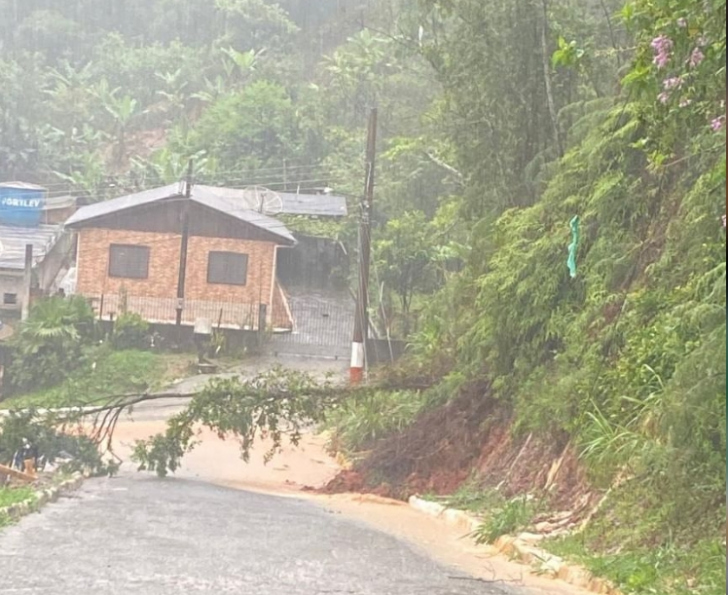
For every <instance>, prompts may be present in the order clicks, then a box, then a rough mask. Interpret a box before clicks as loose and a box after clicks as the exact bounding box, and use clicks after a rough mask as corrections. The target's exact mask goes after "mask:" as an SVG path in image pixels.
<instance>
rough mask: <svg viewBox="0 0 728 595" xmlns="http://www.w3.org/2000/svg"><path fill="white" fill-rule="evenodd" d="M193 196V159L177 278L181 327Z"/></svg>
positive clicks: (188, 180) (183, 213) (189, 176)
mask: <svg viewBox="0 0 728 595" xmlns="http://www.w3.org/2000/svg"><path fill="white" fill-rule="evenodd" d="M191 197H192V159H190V163H189V165H188V166H187V180H186V181H185V200H184V202H183V203H182V213H181V217H180V218H181V222H182V240H181V242H180V250H179V277H178V279H177V318H176V321H175V322H176V324H177V328H178V329H179V327H180V326H182V310H183V309H184V299H185V277H186V276H187V245H188V244H189V236H190V198H191Z"/></svg>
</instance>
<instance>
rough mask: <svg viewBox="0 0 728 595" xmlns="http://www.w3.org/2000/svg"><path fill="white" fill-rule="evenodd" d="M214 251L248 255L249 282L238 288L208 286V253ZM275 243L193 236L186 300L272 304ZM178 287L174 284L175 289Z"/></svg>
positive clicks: (235, 286)
mask: <svg viewBox="0 0 728 595" xmlns="http://www.w3.org/2000/svg"><path fill="white" fill-rule="evenodd" d="M214 251H221V252H243V253H245V254H247V255H248V282H247V284H246V285H244V286H238V285H210V284H208V283H207V259H208V254H209V253H210V252H214ZM274 262H275V244H273V243H270V242H254V241H250V240H233V239H227V238H202V237H194V236H193V237H191V238H190V240H189V249H188V251H187V279H186V281H185V297H187V298H189V299H193V300H214V301H220V302H243V303H246V304H266V305H270V299H271V295H272V291H273V287H272V285H271V281H272V275H271V271H272V270H273V263H274ZM176 287H177V285H176V284H175V289H176Z"/></svg>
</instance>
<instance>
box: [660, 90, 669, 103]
mask: <svg viewBox="0 0 728 595" xmlns="http://www.w3.org/2000/svg"><path fill="white" fill-rule="evenodd" d="M657 100H658V101H659V102H660V103H667V102H668V101H670V94H669V93H668V92H667V91H663V92H662V93H660V94H659V95H658V96H657Z"/></svg>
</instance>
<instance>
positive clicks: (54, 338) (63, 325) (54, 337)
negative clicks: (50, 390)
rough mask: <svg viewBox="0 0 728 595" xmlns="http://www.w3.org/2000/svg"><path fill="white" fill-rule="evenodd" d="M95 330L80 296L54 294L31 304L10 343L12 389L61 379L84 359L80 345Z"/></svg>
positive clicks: (88, 306)
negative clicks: (31, 306) (26, 315)
mask: <svg viewBox="0 0 728 595" xmlns="http://www.w3.org/2000/svg"><path fill="white" fill-rule="evenodd" d="M93 332H94V313H93V309H92V308H91V306H90V305H89V304H88V302H86V300H84V299H83V298H81V297H71V298H68V299H64V298H60V297H53V298H47V299H44V300H41V301H40V302H38V303H37V304H35V305H34V306H33V308H32V309H31V311H30V315H29V317H28V319H27V320H26V321H25V322H23V323H22V325H21V326H20V330H19V332H18V334H17V335H16V336H15V337H14V338H13V340H12V343H11V348H12V353H11V360H12V362H11V364H10V366H9V368H8V384H9V387H10V391H11V392H17V391H25V390H35V389H40V388H46V387H49V386H53V385H55V384H58V383H59V382H61V381H63V380H64V379H65V378H67V377H68V375H69V374H70V373H71V372H72V371H73V370H74V369H76V368H77V367H78V366H80V365H81V363H82V362H83V357H82V348H83V345H84V344H87V343H90V342H91V340H92V339H93Z"/></svg>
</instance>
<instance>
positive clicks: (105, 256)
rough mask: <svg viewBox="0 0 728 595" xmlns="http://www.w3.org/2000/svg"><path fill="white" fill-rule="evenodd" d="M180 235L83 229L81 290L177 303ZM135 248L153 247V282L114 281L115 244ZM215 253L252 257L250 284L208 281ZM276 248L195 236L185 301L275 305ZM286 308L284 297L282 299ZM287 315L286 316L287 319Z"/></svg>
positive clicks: (91, 294) (191, 241) (88, 293)
mask: <svg viewBox="0 0 728 595" xmlns="http://www.w3.org/2000/svg"><path fill="white" fill-rule="evenodd" d="M180 241H181V240H180V236H179V235H176V234H159V233H145V232H135V231H126V230H110V229H82V230H80V231H79V232H78V257H77V267H78V269H77V270H78V280H77V292H78V293H79V294H81V295H85V296H88V297H97V296H100V295H119V294H121V293H122V292H125V293H126V294H127V295H128V296H134V297H138V298H141V297H145V298H168V299H176V297H177V281H178V276H179V264H178V263H179V252H180ZM111 244H129V245H139V246H148V247H149V248H150V256H149V276H148V278H147V279H119V278H113V277H109V274H108V271H109V246H110V245H111ZM212 251H224V252H239V253H244V254H247V255H248V276H247V284H246V285H245V286H236V285H218V284H209V283H208V282H207V265H208V255H209V253H210V252H212ZM275 259H276V245H275V244H274V243H272V242H259V241H251V240H237V239H227V238H207V237H197V236H192V237H190V238H189V243H188V251H187V274H186V279H185V300H200V301H210V302H222V303H241V304H255V305H257V304H266V306H267V307H268V311H269V312H272V311H273V312H274V313H275V315H276V318H278V317H279V316H280V313H278V312H275V310H276V304H271V298H272V294H273V283H274V276H275ZM275 302H277V305H278V307H279V308H280V307H281V304H280V301H279V299H276V300H275ZM284 316H285V315H284Z"/></svg>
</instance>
